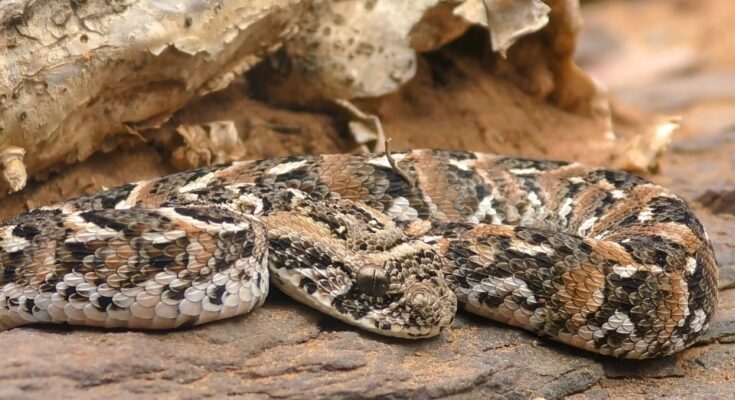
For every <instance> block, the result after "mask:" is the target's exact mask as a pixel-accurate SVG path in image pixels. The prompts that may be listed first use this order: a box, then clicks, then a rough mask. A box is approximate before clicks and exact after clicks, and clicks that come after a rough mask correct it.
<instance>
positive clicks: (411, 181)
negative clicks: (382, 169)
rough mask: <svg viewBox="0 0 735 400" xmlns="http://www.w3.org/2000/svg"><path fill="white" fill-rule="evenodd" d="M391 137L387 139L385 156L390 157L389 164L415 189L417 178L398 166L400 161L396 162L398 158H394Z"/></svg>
mask: <svg viewBox="0 0 735 400" xmlns="http://www.w3.org/2000/svg"><path fill="white" fill-rule="evenodd" d="M389 144H390V138H386V139H385V158H387V159H388V164H390V166H391V168H393V171H395V172H396V174H398V176H400V177H401V178H402V179H403V180H404V181H406V183H408V185H409V186H410V187H411V189H414V188H415V187H416V179H415V178H411V176H410V175H408V174H407V173H406V171H404V170H403V169H402V168H401V167H399V166H398V163H396V160H395V159H394V158H393V155H391V153H390V145H389Z"/></svg>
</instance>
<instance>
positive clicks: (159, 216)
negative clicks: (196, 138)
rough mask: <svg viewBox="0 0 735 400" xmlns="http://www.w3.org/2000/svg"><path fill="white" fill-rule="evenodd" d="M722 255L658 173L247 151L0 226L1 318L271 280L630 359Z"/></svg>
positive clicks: (399, 315) (187, 300) (338, 309)
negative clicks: (653, 179) (240, 157)
mask: <svg viewBox="0 0 735 400" xmlns="http://www.w3.org/2000/svg"><path fill="white" fill-rule="evenodd" d="M717 273H718V270H717V265H716V263H715V259H714V255H713V251H712V246H711V244H710V242H709V240H708V238H707V234H706V233H705V231H704V228H703V227H702V225H701V223H700V222H699V220H697V218H696V217H695V215H694V214H693V213H692V211H691V209H690V208H689V207H688V206H687V204H686V203H685V202H684V201H683V200H681V199H680V198H679V197H677V196H675V195H674V194H672V193H671V192H669V191H668V190H666V189H664V188H662V187H660V186H657V185H654V184H652V183H649V182H647V181H645V180H643V179H641V178H638V177H635V176H632V175H629V174H626V173H623V172H618V171H611V170H606V169H602V168H597V167H591V166H585V165H580V164H573V163H571V164H570V163H563V162H550V161H538V160H529V159H520V158H510V157H503V156H497V155H490V154H481V153H469V152H450V151H440V150H414V151H406V152H397V153H393V154H392V155H388V156H386V155H385V154H367V155H321V156H303V157H287V158H278V159H267V160H258V161H242V162H235V163H232V164H229V165H219V166H213V167H206V168H201V169H197V170H192V171H186V172H181V173H177V174H173V175H170V176H166V177H162V178H157V179H152V180H149V181H143V182H137V183H131V184H126V185H123V186H120V187H117V188H113V189H109V190H105V191H102V192H99V193H97V194H94V195H90V196H84V197H80V198H77V199H73V200H70V201H67V202H65V203H61V204H58V205H54V206H50V207H45V208H41V209H37V210H32V211H29V212H27V213H25V214H22V215H19V216H17V217H15V218H13V219H11V220H8V221H6V222H5V223H4V224H2V225H1V226H0V285H1V286H0V328H2V329H8V328H12V327H16V326H19V325H23V324H28V323H36V322H49V323H69V324H78V325H89V326H99V327H110V328H111V327H123V328H140V329H168V328H174V327H179V326H186V325H196V324H202V323H206V322H209V321H213V320H218V319H222V318H228V317H231V316H235V315H239V314H244V313H247V312H249V311H251V310H252V309H254V308H256V307H258V306H259V305H261V304H262V303H263V301H264V300H265V297H266V295H267V293H268V287H269V286H268V285H269V282H272V283H273V284H275V285H277V286H278V287H280V288H281V289H282V290H283V291H284V292H285V293H286V294H288V295H289V296H291V297H293V298H294V299H296V300H298V301H300V302H303V303H305V304H308V305H309V306H311V307H314V308H316V309H318V310H320V311H322V312H325V313H327V314H329V315H331V316H333V317H335V318H339V319H341V320H343V321H345V322H347V323H349V324H353V325H356V326H359V327H361V328H364V329H367V330H370V331H373V332H377V333H380V334H384V335H389V336H398V337H405V338H422V337H430V336H434V335H437V334H438V333H439V332H440V331H441V330H442V329H443V328H444V327H447V326H449V325H450V324H451V323H452V321H453V318H454V315H455V312H456V309H457V307H458V305H459V307H460V308H463V309H465V310H467V311H469V312H472V313H476V314H479V315H482V316H485V317H488V318H491V319H493V320H496V321H500V322H503V323H507V324H510V325H513V326H517V327H521V328H524V329H527V330H529V331H532V332H535V333H537V334H539V335H543V336H547V337H551V338H553V339H555V340H557V341H560V342H563V343H566V344H569V345H572V346H575V347H578V348H582V349H585V350H589V351H593V352H597V353H600V354H605V355H611V356H615V357H625V358H650V357H657V356H662V355H667V354H671V353H673V352H676V351H679V350H681V349H683V348H685V347H687V346H689V345H691V344H692V343H693V342H695V341H696V340H697V338H698V337H700V336H701V335H702V334H703V333H704V331H705V330H706V329H707V327H708V325H709V323H710V321H711V318H712V315H713V313H714V310H715V306H716V303H717Z"/></svg>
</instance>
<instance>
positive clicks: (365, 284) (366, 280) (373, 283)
mask: <svg viewBox="0 0 735 400" xmlns="http://www.w3.org/2000/svg"><path fill="white" fill-rule="evenodd" d="M357 287H359V288H360V291H362V292H363V293H365V294H367V295H368V296H372V297H381V296H383V295H384V294H385V293H386V292H388V277H386V276H385V270H384V269H383V268H380V267H377V266H375V265H366V266H364V267H362V268H360V269H359V270H358V271H357Z"/></svg>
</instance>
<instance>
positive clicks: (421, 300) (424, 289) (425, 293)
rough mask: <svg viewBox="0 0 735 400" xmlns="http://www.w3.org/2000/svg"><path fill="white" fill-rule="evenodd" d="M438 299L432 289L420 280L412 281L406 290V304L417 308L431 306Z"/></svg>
mask: <svg viewBox="0 0 735 400" xmlns="http://www.w3.org/2000/svg"><path fill="white" fill-rule="evenodd" d="M438 299H439V296H437V295H436V292H435V291H434V289H433V288H432V287H431V286H429V285H427V284H425V283H422V282H417V283H414V284H413V285H411V286H409V288H408V290H407V291H406V300H407V301H408V304H410V305H411V306H413V307H416V308H418V309H423V308H427V307H432V306H433V305H434V304H435V303H436V302H437V301H438Z"/></svg>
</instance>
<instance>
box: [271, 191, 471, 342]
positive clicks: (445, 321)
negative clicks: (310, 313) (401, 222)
mask: <svg viewBox="0 0 735 400" xmlns="http://www.w3.org/2000/svg"><path fill="white" fill-rule="evenodd" d="M264 221H265V223H266V225H267V226H268V229H269V234H268V235H269V240H270V243H271V245H270V250H271V255H270V262H269V263H270V270H271V276H272V277H273V281H274V283H275V284H276V285H277V286H278V287H279V288H280V289H281V290H282V291H284V292H285V293H286V294H288V295H289V296H291V297H292V298H294V299H296V300H298V301H300V302H302V303H305V304H308V305H310V306H312V307H314V308H316V309H318V310H320V311H322V312H324V313H327V314H329V315H331V316H333V317H335V318H338V319H340V320H342V321H344V322H347V323H349V324H352V325H356V326H359V327H361V328H363V329H366V330H369V331H372V332H375V333H379V334H381V335H386V336H396V337H403V338H423V337H431V336H435V335H437V334H439V332H440V331H441V330H442V328H444V327H446V326H449V325H450V324H451V323H452V321H453V319H454V315H455V312H456V307H457V299H456V296H455V295H454V293H453V292H452V290H451V289H450V288H449V287H448V285H447V284H446V282H445V281H444V277H443V274H442V265H441V264H442V262H443V261H442V260H443V259H442V258H441V257H440V256H439V255H438V254H437V253H436V251H435V250H434V248H432V247H431V246H430V245H429V244H426V243H424V242H423V241H419V240H411V239H409V238H407V237H406V236H405V235H404V234H403V231H402V230H401V229H400V228H398V227H397V226H396V225H395V224H394V223H393V222H392V221H391V220H390V219H389V218H388V217H385V216H384V215H383V214H382V213H378V212H376V211H375V210H373V209H371V208H370V207H367V206H365V205H362V204H357V203H353V202H350V201H346V200H341V201H322V202H319V203H318V204H316V203H315V204H310V205H309V206H308V207H306V208H303V209H302V208H299V207H296V208H292V209H289V210H288V211H287V212H276V213H271V214H270V215H268V216H266V217H265V218H264Z"/></svg>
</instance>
